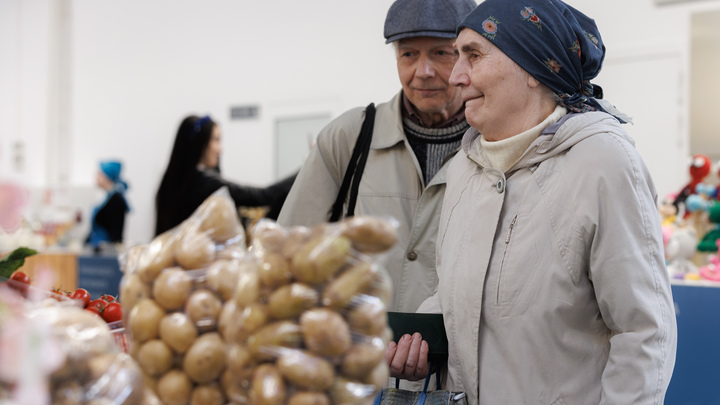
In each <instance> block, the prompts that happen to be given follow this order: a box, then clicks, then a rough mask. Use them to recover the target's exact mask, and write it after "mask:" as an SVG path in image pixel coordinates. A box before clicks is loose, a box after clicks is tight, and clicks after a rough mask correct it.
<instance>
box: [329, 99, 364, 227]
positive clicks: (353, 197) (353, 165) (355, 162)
mask: <svg viewBox="0 0 720 405" xmlns="http://www.w3.org/2000/svg"><path fill="white" fill-rule="evenodd" d="M373 125H375V104H374V103H370V104H369V105H368V106H367V108H366V109H365V120H364V121H363V124H362V127H361V128H360V135H359V136H358V139H357V141H356V142H355V147H354V148H353V153H352V157H350V162H349V163H348V167H347V169H346V170H345V177H344V178H343V182H342V185H341V186H340V191H339V192H338V195H337V198H336V199H335V203H334V204H333V207H332V214H331V215H330V222H337V221H338V220H339V219H340V216H341V215H342V211H343V205H344V204H345V197H346V196H347V193H348V190H350V200H349V202H348V211H347V213H346V214H345V217H351V216H353V215H355V202H356V201H357V195H358V189H359V188H360V178H361V177H362V174H363V171H364V170H365V162H366V161H367V156H368V151H369V150H370V141H371V140H372V133H373ZM351 182H352V188H351V187H350V186H351Z"/></svg>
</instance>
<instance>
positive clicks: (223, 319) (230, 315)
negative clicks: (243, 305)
mask: <svg viewBox="0 0 720 405" xmlns="http://www.w3.org/2000/svg"><path fill="white" fill-rule="evenodd" d="M235 311H237V305H235V301H228V302H226V303H225V304H224V305H223V307H222V309H221V310H220V315H219V316H218V331H220V334H221V335H222V336H223V337H224V338H225V339H226V340H228V341H233V340H232V338H231V334H230V331H231V328H233V327H235V325H234V324H235V316H236V314H235Z"/></svg>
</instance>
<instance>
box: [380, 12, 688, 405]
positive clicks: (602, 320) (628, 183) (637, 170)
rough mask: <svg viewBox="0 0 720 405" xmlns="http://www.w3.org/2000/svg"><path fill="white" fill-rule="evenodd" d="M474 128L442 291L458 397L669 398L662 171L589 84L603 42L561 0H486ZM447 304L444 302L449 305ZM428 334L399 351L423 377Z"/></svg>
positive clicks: (474, 24) (442, 242) (400, 364)
mask: <svg viewBox="0 0 720 405" xmlns="http://www.w3.org/2000/svg"><path fill="white" fill-rule="evenodd" d="M458 32H459V35H458V39H457V42H456V47H457V49H458V51H459V53H460V57H459V60H458V61H457V63H456V65H455V68H454V70H453V73H452V76H451V79H450V80H451V83H452V84H454V85H456V86H459V87H460V89H461V91H462V96H463V100H464V101H465V114H466V117H467V119H468V122H470V124H471V125H472V127H473V128H471V129H470V130H469V131H468V132H467V133H466V134H465V136H464V138H463V142H462V147H461V150H460V152H459V153H458V155H457V156H456V157H455V158H454V159H453V162H452V164H451V166H450V168H449V171H448V178H447V181H448V183H447V184H448V185H447V192H446V194H445V200H444V203H443V210H442V215H441V218H440V229H439V234H438V242H437V243H438V267H437V271H438V277H439V285H438V291H437V293H436V295H435V296H434V297H431V298H430V299H429V300H428V301H426V302H425V303H424V304H423V306H422V307H421V308H420V310H419V312H430V311H432V309H433V307H434V308H435V309H437V310H439V309H440V308H441V312H442V314H443V315H444V322H445V327H446V330H447V335H448V341H449V361H448V376H447V380H448V381H447V387H448V389H450V390H454V391H465V392H466V393H467V395H468V399H469V403H471V404H476V403H480V404H501V403H502V404H531V403H532V404H565V403H567V404H598V403H608V404H660V403H662V402H663V398H664V395H665V391H666V389H667V386H668V383H669V381H670V376H671V374H672V369H673V366H674V363H675V348H676V339H677V335H676V334H677V330H676V324H675V315H674V311H673V303H672V297H671V290H670V282H669V279H668V274H667V271H666V269H665V265H664V259H663V246H662V233H661V227H660V221H659V216H658V213H657V209H656V205H655V198H656V191H655V187H654V185H653V182H652V179H651V178H650V174H649V173H648V170H647V168H646V167H645V164H644V163H643V161H642V159H641V157H640V155H639V154H638V152H637V151H636V150H635V148H634V146H633V144H634V143H633V140H632V139H631V138H630V137H629V136H628V135H627V134H626V132H625V131H624V130H623V128H622V126H621V125H620V124H621V123H624V121H626V120H627V117H625V116H624V115H622V114H621V113H619V112H618V111H617V110H615V109H614V108H613V107H612V106H611V105H610V104H609V103H607V102H605V101H603V100H600V99H599V98H600V97H601V94H598V93H599V92H600V91H601V90H600V88H599V87H597V86H594V85H592V84H591V83H590V80H591V79H593V78H595V77H596V76H597V74H598V72H599V71H600V68H601V65H602V61H603V58H604V54H605V48H604V46H603V43H602V40H601V38H600V33H599V32H598V30H597V27H596V26H595V23H594V21H593V20H591V19H590V18H588V17H587V16H585V15H583V14H582V13H580V12H579V11H577V10H575V9H573V8H572V7H570V6H568V5H566V4H565V3H563V2H561V1H559V0H486V1H484V2H482V3H481V4H480V5H479V6H478V7H477V8H476V9H475V10H474V11H473V12H471V13H470V14H469V15H468V16H467V17H466V18H465V20H464V21H463V22H462V23H461V25H460V26H459V28H458ZM438 304H439V305H438ZM426 353H427V344H426V343H425V342H422V340H421V337H420V336H418V334H415V336H412V337H410V336H406V337H404V339H401V340H400V342H398V344H397V345H395V344H392V343H391V344H390V346H389V348H388V354H387V357H388V360H389V361H390V365H391V372H392V374H393V375H394V376H397V377H404V378H408V379H418V378H422V377H423V376H424V375H425V374H426V373H427V363H426V356H425V355H426Z"/></svg>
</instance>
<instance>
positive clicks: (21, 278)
mask: <svg viewBox="0 0 720 405" xmlns="http://www.w3.org/2000/svg"><path fill="white" fill-rule="evenodd" d="M10 280H14V281H17V282H20V283H25V284H27V285H30V276H28V275H27V274H25V273H23V272H22V271H20V270H15V271H14V272H13V274H12V275H10Z"/></svg>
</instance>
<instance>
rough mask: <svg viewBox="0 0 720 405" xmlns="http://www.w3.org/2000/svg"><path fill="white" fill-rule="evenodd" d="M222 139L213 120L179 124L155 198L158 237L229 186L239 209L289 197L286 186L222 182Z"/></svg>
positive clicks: (191, 119)
mask: <svg viewBox="0 0 720 405" xmlns="http://www.w3.org/2000/svg"><path fill="white" fill-rule="evenodd" d="M221 137H222V133H221V131H220V128H219V127H218V125H217V124H216V123H215V122H214V121H213V120H212V119H211V118H210V116H204V117H198V116H195V115H191V116H188V117H186V118H185V119H183V121H182V122H181V123H180V128H178V132H177V135H176V137H175V144H174V145H173V150H172V154H171V155H170V162H169V163H168V166H167V169H166V170H165V174H164V175H163V178H162V182H161V183H160V188H159V189H158V191H157V195H156V197H155V212H156V224H155V235H159V234H161V233H163V232H165V231H167V230H169V229H171V228H174V227H175V226H177V225H179V224H180V223H181V222H182V221H184V220H185V219H187V218H188V217H189V216H190V214H192V213H193V211H195V209H196V208H197V207H198V206H200V204H201V203H202V202H203V201H204V200H205V199H206V198H207V197H209V196H210V194H212V193H213V192H215V191H216V190H218V189H219V188H221V187H223V186H227V188H228V190H229V191H230V196H231V197H232V199H233V200H234V201H235V206H236V207H240V206H243V207H261V206H271V205H273V203H275V202H276V201H277V200H278V199H282V198H284V197H285V195H287V192H288V190H289V187H286V186H284V185H283V184H284V183H283V182H279V183H277V184H276V185H271V186H269V187H267V188H259V187H248V186H241V185H239V184H236V183H233V182H231V181H228V180H225V179H223V178H222V177H221V176H220V154H221V152H222V144H221ZM286 188H287V189H286Z"/></svg>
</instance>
